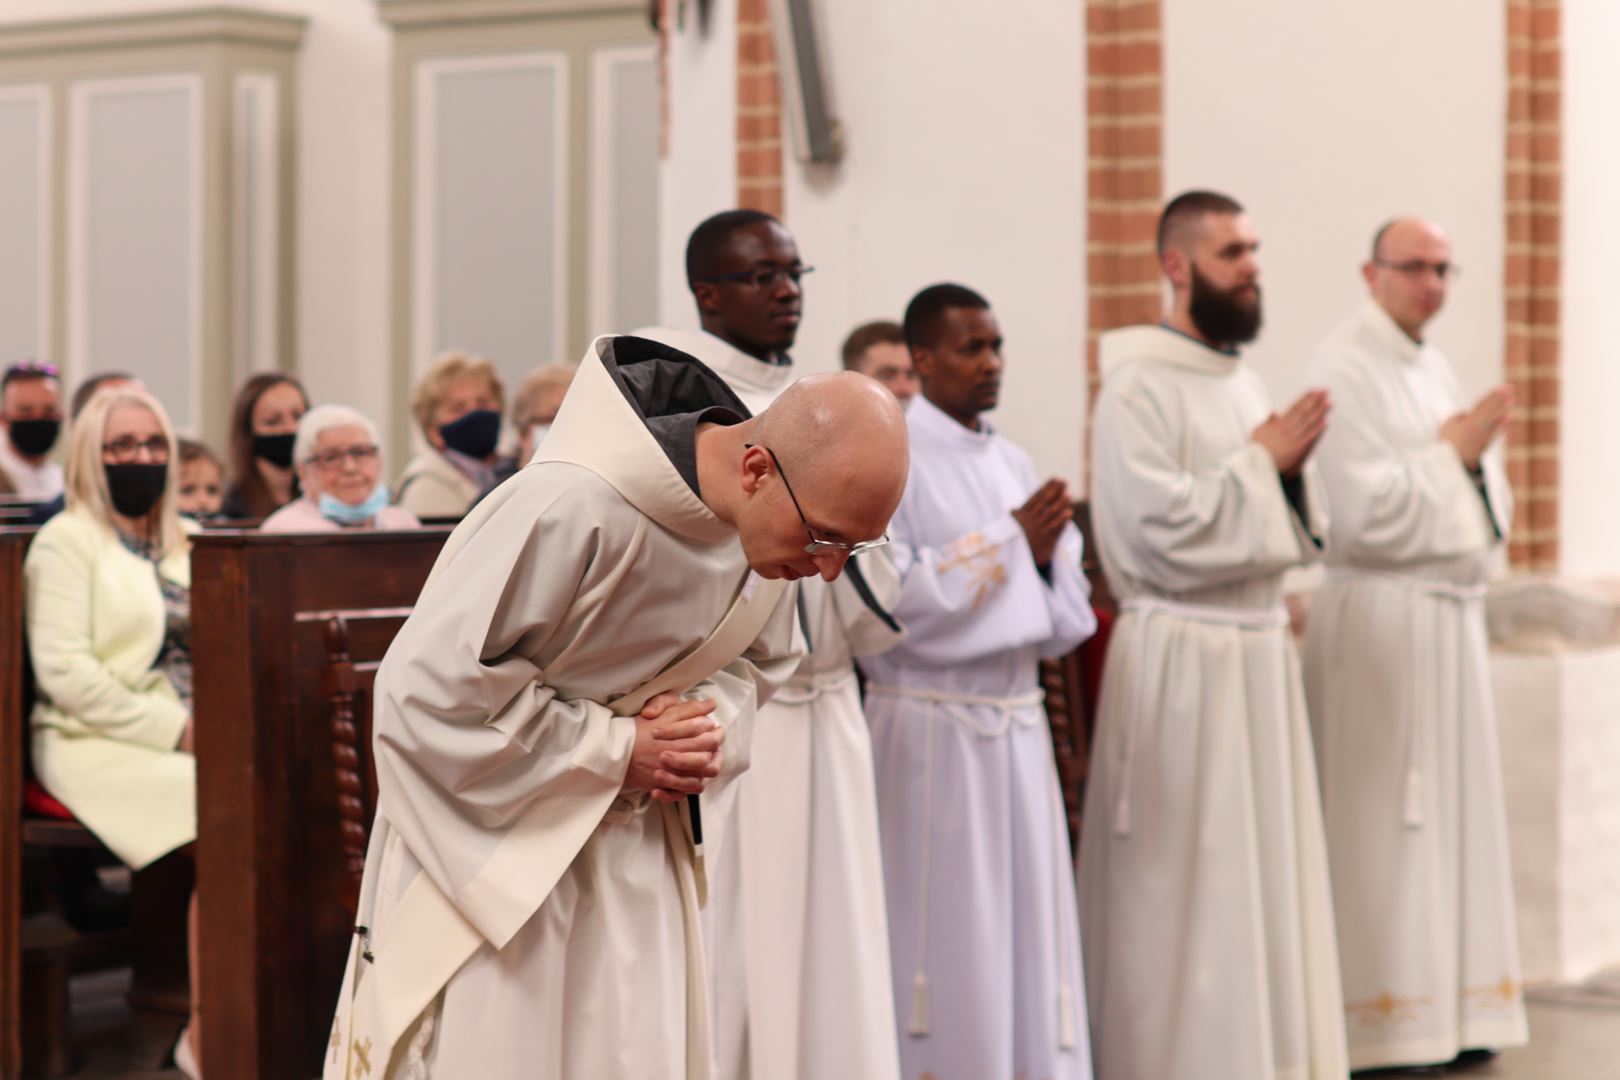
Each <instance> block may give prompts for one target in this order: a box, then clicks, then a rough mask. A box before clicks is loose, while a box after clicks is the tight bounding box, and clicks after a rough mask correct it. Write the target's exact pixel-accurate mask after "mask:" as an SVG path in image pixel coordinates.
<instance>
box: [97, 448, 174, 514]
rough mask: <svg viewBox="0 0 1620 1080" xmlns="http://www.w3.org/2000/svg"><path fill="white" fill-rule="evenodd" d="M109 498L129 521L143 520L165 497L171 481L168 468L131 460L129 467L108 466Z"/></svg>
mask: <svg viewBox="0 0 1620 1080" xmlns="http://www.w3.org/2000/svg"><path fill="white" fill-rule="evenodd" d="M104 468H105V469H106V470H107V495H108V497H109V498H111V499H112V504H113V509H114V510H116V511H118V512H119V513H120V514H123V515H124V516H125V517H127V518H141V517H145V516H146V515H147V514H150V513H151V512H152V507H154V506H156V505H157V504H158V500H160V499H162V498H163V488H164V485H166V484H167V483H168V481H169V466H168V465H167V464H162V465H154V464H151V463H148V462H140V461H132V462H130V463H129V464H127V465H106V466H104Z"/></svg>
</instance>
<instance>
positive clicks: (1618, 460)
mask: <svg viewBox="0 0 1620 1080" xmlns="http://www.w3.org/2000/svg"><path fill="white" fill-rule="evenodd" d="M1617 41H1620V5H1616V4H1615V3H1613V0H1565V2H1564V80H1565V82H1564V118H1563V119H1564V155H1565V157H1564V276H1563V311H1562V316H1563V320H1562V321H1563V343H1562V361H1563V365H1562V370H1561V372H1560V374H1561V377H1562V380H1563V381H1562V402H1561V404H1562V413H1561V415H1560V417H1559V422H1560V425H1561V426H1560V432H1559V434H1560V436H1561V443H1562V445H1561V451H1562V459H1561V469H1562V476H1561V491H1560V497H1559V529H1560V534H1561V537H1562V542H1561V558H1560V562H1561V564H1562V565H1561V566H1560V568H1559V569H1560V570H1561V571H1562V572H1563V573H1565V574H1567V575H1569V576H1572V577H1605V578H1616V577H1620V541H1617V538H1620V502H1617V501H1616V499H1615V497H1614V493H1615V475H1616V468H1617V465H1620V424H1616V423H1615V410H1616V405H1617V404H1620V361H1617V360H1616V352H1617V343H1620V305H1617V304H1616V303H1615V299H1614V280H1615V257H1616V252H1617V251H1620V212H1617V211H1616V205H1615V192H1617V191H1620V128H1617V127H1616V126H1615V123H1614V107H1613V104H1614V102H1615V101H1616V100H1617V99H1620V68H1617V67H1616V66H1615V63H1614V44H1615V42H1617Z"/></svg>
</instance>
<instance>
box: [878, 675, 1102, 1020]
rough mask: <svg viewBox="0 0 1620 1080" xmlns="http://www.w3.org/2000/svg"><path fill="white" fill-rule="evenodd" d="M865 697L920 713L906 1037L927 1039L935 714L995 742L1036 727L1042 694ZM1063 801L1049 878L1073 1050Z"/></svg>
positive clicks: (1061, 1003) (1058, 802)
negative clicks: (948, 713) (949, 713)
mask: <svg viewBox="0 0 1620 1080" xmlns="http://www.w3.org/2000/svg"><path fill="white" fill-rule="evenodd" d="M866 693H867V696H868V697H889V698H901V699H904V700H906V701H920V702H922V703H923V705H924V711H923V725H924V728H923V731H924V734H923V843H922V888H921V889H920V890H919V896H918V900H917V970H916V973H915V974H914V975H913V976H912V980H911V1018H910V1023H908V1024H907V1026H906V1032H907V1034H910V1035H913V1036H920V1035H927V1034H928V1032H929V1028H930V1021H929V1006H928V992H929V983H928V893H929V886H930V884H931V878H932V870H933V855H934V711H935V709H936V708H940V707H946V708H953V709H954V710H957V711H956V712H955V716H954V718H955V720H956V721H957V722H958V723H960V724H961V725H962V726H963V727H966V728H967V729H968V730H969V731H971V732H973V733H974V734H975V735H978V736H980V737H981V738H987V739H994V738H999V737H1001V736H1002V735H1005V734H1007V732H1008V731H1009V730H1011V729H1012V725H1013V724H1014V722H1016V723H1018V724H1019V726H1021V727H1035V726H1037V725H1039V724H1040V723H1041V721H1042V720H1043V719H1044V715H1045V714H1044V712H1043V711H1042V709H1043V707H1044V706H1045V704H1046V694H1045V692H1044V691H1041V690H1032V691H1030V692H1029V693H1027V694H1018V695H1016V696H1013V697H994V696H990V695H985V694H957V693H951V692H949V691H945V690H924V689H919V688H917V687H911V686H878V685H875V684H874V685H872V686H869V687H867V688H866ZM966 709H990V710H994V711H995V713H996V715H997V721H996V723H995V724H993V725H990V726H985V725H983V724H980V723H978V722H977V721H976V720H974V718H973V717H972V716H971V715H970V714H968V713H967V712H966V711H965V710H966ZM1066 828H1067V825H1066V823H1065V821H1064V816H1063V804H1062V798H1061V796H1059V795H1058V793H1057V792H1056V791H1053V793H1052V838H1053V856H1054V858H1053V871H1054V873H1053V877H1052V893H1053V899H1052V913H1053V921H1054V922H1055V924H1056V927H1057V937H1058V947H1059V949H1060V950H1061V952H1060V955H1059V958H1058V1001H1057V1007H1058V1046H1059V1047H1060V1048H1061V1049H1063V1050H1073V1049H1074V1048H1075V1046H1076V1045H1077V1044H1078V1042H1079V1026H1078V1020H1077V1019H1076V1017H1075V1010H1074V977H1075V973H1074V972H1072V971H1070V970H1069V969H1068V957H1069V955H1070V954H1071V953H1072V952H1073V949H1072V947H1071V946H1072V941H1071V934H1072V933H1073V928H1071V927H1070V926H1069V925H1068V923H1067V920H1065V919H1064V917H1063V903H1062V899H1063V891H1062V879H1061V878H1060V877H1059V876H1058V875H1060V874H1061V873H1062V872H1063V865H1064V863H1065V862H1066V861H1067V860H1066V859H1065V858H1064V849H1065V846H1066V845H1064V843H1063V839H1062V838H1063V836H1064V835H1065V834H1064V831H1063V830H1064V829H1066Z"/></svg>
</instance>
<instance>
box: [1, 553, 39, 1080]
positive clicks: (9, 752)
mask: <svg viewBox="0 0 1620 1080" xmlns="http://www.w3.org/2000/svg"><path fill="white" fill-rule="evenodd" d="M33 534H34V530H33V529H12V528H3V529H0V695H3V696H0V1077H6V1078H10V1077H13V1076H16V1075H18V1074H20V1073H21V1072H22V1019H21V1018H22V886H21V883H22V802H23V740H24V739H26V738H27V732H28V708H29V701H30V699H31V696H32V695H31V693H30V688H29V686H28V682H29V676H30V668H29V665H28V652H27V645H26V644H25V640H24V630H23V593H24V588H23V558H24V556H26V555H27V553H28V544H29V542H30V541H31V540H32V539H33Z"/></svg>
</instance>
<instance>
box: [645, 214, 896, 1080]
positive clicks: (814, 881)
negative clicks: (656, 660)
mask: <svg viewBox="0 0 1620 1080" xmlns="http://www.w3.org/2000/svg"><path fill="white" fill-rule="evenodd" d="M705 237H707V238H708V239H707V240H705V239H704V238H705ZM694 238H695V245H696V246H697V247H698V248H699V249H700V250H699V251H698V252H697V255H698V259H699V262H704V261H709V262H713V263H715V264H716V265H715V269H716V270H717V271H719V272H724V271H728V270H731V269H733V268H734V267H754V266H758V265H765V266H773V267H778V266H779V267H788V268H791V267H793V266H795V265H797V264H798V262H799V255H798V250H797V248H796V246H795V245H794V243H793V239H792V237H791V236H789V235H788V233H787V230H786V229H785V228H783V226H782V225H781V223H780V222H777V221H774V220H771V219H767V218H763V217H762V216H759V215H755V214H753V213H750V212H745V213H743V214H736V213H731V214H722V215H719V216H718V217H717V218H714V219H710V221H709V222H706V223H705V224H704V225H700V226H699V227H698V230H697V232H696V233H694ZM779 277H782V278H783V279H784V280H781V281H779V282H778V286H779V289H778V291H780V292H781V293H782V295H781V296H775V295H773V294H772V291H771V290H760V289H757V288H719V287H716V286H714V285H712V284H709V283H705V282H696V283H694V291H695V292H697V293H698V304H699V314H700V317H701V318H702V320H703V323H704V325H705V327H707V328H708V329H707V330H705V331H699V332H688V331H682V330H673V329H664V328H659V329H646V330H638V331H636V333H637V334H639V335H641V336H643V337H650V338H655V339H657V340H659V341H663V342H665V343H666V344H669V345H672V346H674V347H675V348H678V349H681V350H683V351H685V352H688V353H690V354H692V355H693V356H696V357H698V358H699V359H701V360H702V361H703V362H704V363H705V364H706V365H708V366H709V367H710V368H711V369H712V370H713V371H715V372H716V373H717V374H719V375H720V376H721V377H722V378H724V379H725V380H726V382H727V383H728V384H729V385H730V387H731V389H732V390H733V391H735V392H736V394H737V396H738V397H740V398H741V399H742V400H743V403H744V404H746V405H747V406H748V407H749V408H750V409H752V410H754V411H755V412H761V411H763V410H764V409H766V408H767V407H768V406H769V405H770V404H771V402H773V401H774V400H775V399H776V398H777V396H778V395H780V394H781V392H782V390H783V389H784V388H785V387H787V386H788V385H789V383H790V382H791V381H792V380H793V378H794V368H793V364H792V361H791V360H790V359H789V357H788V354H787V352H786V347H787V346H788V345H791V343H792V341H793V337H794V327H795V326H796V319H794V320H792V321H791V322H790V324H789V325H786V326H773V324H772V322H771V320H770V319H769V318H768V315H769V312H770V310H771V309H772V308H773V307H774V308H782V309H784V310H788V311H790V312H792V313H794V314H795V315H796V313H797V311H798V302H799V293H798V289H797V287H796V286H795V285H793V284H792V283H790V282H788V281H786V280H785V277H786V275H785V274H783V275H779ZM706 286H707V287H706ZM761 314H763V315H765V316H766V317H757V316H760V315H761ZM745 348H746V350H747V351H744V350H745ZM784 467H785V468H786V469H787V470H788V472H789V476H790V480H791V481H792V483H794V484H798V483H800V480H799V474H800V471H801V470H802V471H803V472H804V473H805V480H806V481H809V480H811V479H813V478H814V473H815V471H816V470H817V469H818V468H819V464H818V463H817V462H816V461H815V460H814V459H812V460H810V461H806V462H802V463H799V464H798V466H797V467H796V466H795V464H794V463H789V462H784ZM810 539H812V537H810V536H808V535H807V536H806V541H807V542H808V541H809V540H810ZM899 585H900V582H899V576H898V575H897V574H896V573H895V570H894V565H893V563H892V562H891V561H890V560H889V558H888V555H887V552H886V550H885V549H883V548H877V549H875V550H872V551H870V552H866V553H863V554H861V555H859V556H858V557H857V558H855V559H852V560H851V561H850V562H849V563H848V564H847V565H846V566H845V569H844V573H843V575H842V576H840V577H839V578H838V580H837V581H834V582H832V583H831V584H829V583H827V582H824V581H821V580H819V579H816V578H807V579H805V580H803V581H800V582H798V583H796V584H795V586H794V589H795V590H796V591H797V595H798V620H799V625H800V628H801V630H802V632H803V636H804V638H805V643H806V645H807V652H806V654H805V657H804V659H803V660H802V661H801V662H800V664H799V669H798V671H797V672H796V673H795V674H794V676H793V678H792V679H790V680H789V681H788V683H787V685H785V686H784V687H783V688H782V689H781V690H779V691H778V692H777V694H776V696H775V697H774V698H773V699H772V700H771V702H770V703H769V704H768V705H766V706H764V707H763V708H761V709H760V712H759V720H758V722H757V724H756V725H755V728H754V740H753V747H752V754H751V757H750V764H749V770H748V773H747V774H746V775H744V776H742V777H739V778H738V780H737V782H736V783H735V784H733V785H731V791H732V792H733V793H734V795H735V800H734V802H733V804H732V805H731V807H730V813H729V815H728V818H727V820H726V821H725V822H724V823H719V822H717V823H716V824H717V825H720V826H721V832H720V833H719V835H722V836H724V838H725V839H724V842H723V843H722V844H720V845H719V846H718V847H717V846H716V845H715V844H714V843H710V844H709V845H708V846H707V851H706V857H707V862H708V866H709V872H710V886H709V905H708V907H707V908H705V909H704V913H703V915H704V931H705V942H706V944H707V946H708V960H709V981H710V986H711V989H712V1005H713V1020H712V1025H711V1026H712V1028H713V1034H714V1043H715V1059H716V1068H717V1072H718V1076H719V1078H720V1080H750V1078H752V1080H818V1078H821V1077H860V1078H861V1080H899V1076H900V1056H899V1048H898V1045H897V1043H896V1037H895V1028H894V1020H893V1008H892V1005H891V998H890V987H889V978H890V976H889V932H888V921H887V915H886V912H885V909H884V903H883V867H882V862H881V860H880V857H879V854H878V819H877V792H876V788H875V786H874V782H873V774H872V739H871V735H870V733H869V731H868V728H867V723H866V716H865V714H864V713H863V712H862V710H861V697H860V689H859V687H858V685H857V683H856V679H855V667H854V663H853V657H854V656H855V655H856V654H861V655H869V654H871V653H874V652H881V651H883V650H884V649H887V648H889V647H890V646H892V645H893V644H894V643H895V642H896V641H898V640H899V639H900V636H901V634H900V629H899V625H898V623H896V622H895V620H894V618H893V616H892V615H891V614H890V610H891V609H892V608H893V606H894V603H895V599H896V596H897V594H898V592H899ZM714 816H715V815H711V818H712V817H714ZM706 820H708V819H706ZM715 835H716V833H715V832H714V831H712V830H711V833H710V836H711V838H712V837H714V836H715Z"/></svg>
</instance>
